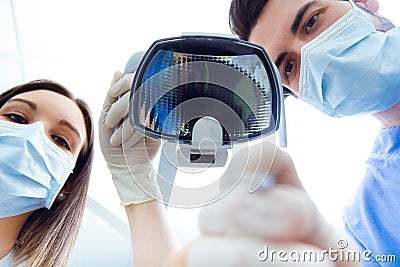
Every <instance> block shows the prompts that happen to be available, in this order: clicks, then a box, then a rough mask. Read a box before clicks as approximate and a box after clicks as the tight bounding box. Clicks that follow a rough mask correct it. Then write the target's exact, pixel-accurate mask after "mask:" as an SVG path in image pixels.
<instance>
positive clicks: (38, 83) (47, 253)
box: [0, 80, 93, 267]
mask: <svg viewBox="0 0 400 267" xmlns="http://www.w3.org/2000/svg"><path fill="white" fill-rule="evenodd" d="M34 90H49V91H53V92H56V93H59V94H61V95H64V96H65V97H67V98H69V99H71V100H73V101H74V102H75V103H76V104H77V105H78V107H79V109H80V110H81V112H82V115H83V117H84V120H85V125H86V135H87V140H86V142H85V144H84V146H83V147H82V149H81V151H80V153H79V156H78V159H77V161H76V165H75V168H74V170H73V173H71V175H70V176H69V177H68V179H67V181H66V183H65V185H64V188H65V187H66V185H68V188H71V189H70V190H69V191H67V194H66V197H65V199H64V200H62V201H59V202H54V204H53V206H52V207H51V208H50V209H46V208H43V209H39V210H36V211H34V212H33V213H32V214H31V216H30V217H29V218H28V220H27V221H26V223H25V224H24V226H23V228H22V229H21V231H20V233H19V235H18V238H17V241H16V243H15V246H14V252H13V254H14V261H15V263H16V264H20V263H23V265H24V266H35V267H36V266H67V264H68V260H69V258H70V256H71V252H72V250H73V247H74V244H75V241H76V237H77V235H78V232H79V228H80V225H81V222H82V217H83V212H84V209H85V202H86V195H87V190H88V187H89V177H90V172H91V169H92V161H93V120H92V116H91V113H90V110H89V108H88V106H87V105H86V103H85V102H84V101H82V100H80V99H75V98H74V96H73V95H72V93H71V92H69V91H68V90H67V89H66V88H65V87H63V86H62V85H60V84H58V83H55V82H53V81H49V80H35V81H32V82H29V83H25V84H22V85H19V86H16V87H14V88H11V89H9V90H8V91H6V92H4V93H2V94H1V95H0V107H2V106H3V105H4V104H5V103H6V102H7V101H8V100H9V99H10V98H12V97H13V96H15V95H18V94H21V93H25V92H29V91H34Z"/></svg>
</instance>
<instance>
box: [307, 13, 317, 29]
mask: <svg viewBox="0 0 400 267" xmlns="http://www.w3.org/2000/svg"><path fill="white" fill-rule="evenodd" d="M318 17H319V13H317V14H314V15H312V16H311V17H310V18H309V19H308V20H307V21H306V24H305V26H304V30H305V32H306V33H307V34H309V33H310V31H311V29H312V27H314V25H315V23H316V22H317V20H318Z"/></svg>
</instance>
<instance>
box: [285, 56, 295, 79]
mask: <svg viewBox="0 0 400 267" xmlns="http://www.w3.org/2000/svg"><path fill="white" fill-rule="evenodd" d="M293 68H294V62H293V60H291V61H288V62H287V63H286V64H285V66H283V75H284V76H285V79H286V80H288V79H289V77H290V74H291V73H292V71H293Z"/></svg>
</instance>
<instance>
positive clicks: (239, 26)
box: [229, 0, 268, 41]
mask: <svg viewBox="0 0 400 267" xmlns="http://www.w3.org/2000/svg"><path fill="white" fill-rule="evenodd" d="M267 2H268V0H233V1H232V2H231V7H230V9H229V26H230V28H231V31H232V32H233V33H234V34H237V35H238V36H239V38H240V39H242V40H246V41H248V39H249V35H250V32H251V30H252V29H253V28H254V26H255V25H256V23H257V20H258V18H259V17H260V14H261V11H262V10H263V8H264V6H265V4H266V3H267Z"/></svg>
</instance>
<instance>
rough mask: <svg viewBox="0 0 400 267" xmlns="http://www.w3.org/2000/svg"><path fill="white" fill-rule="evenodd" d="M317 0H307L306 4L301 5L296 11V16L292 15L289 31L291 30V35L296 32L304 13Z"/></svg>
mask: <svg viewBox="0 0 400 267" xmlns="http://www.w3.org/2000/svg"><path fill="white" fill-rule="evenodd" d="M318 2H319V1H318V0H313V1H311V2H308V3H307V4H305V5H303V6H302V7H301V8H300V9H299V10H298V11H297V13H296V16H295V17H294V20H293V24H292V27H290V31H291V32H292V34H293V35H296V34H297V31H298V30H299V26H300V22H301V20H302V19H303V17H304V14H305V13H306V12H307V11H308V10H309V9H310V8H311V7H313V6H315V5H316V4H317V3H318Z"/></svg>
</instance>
